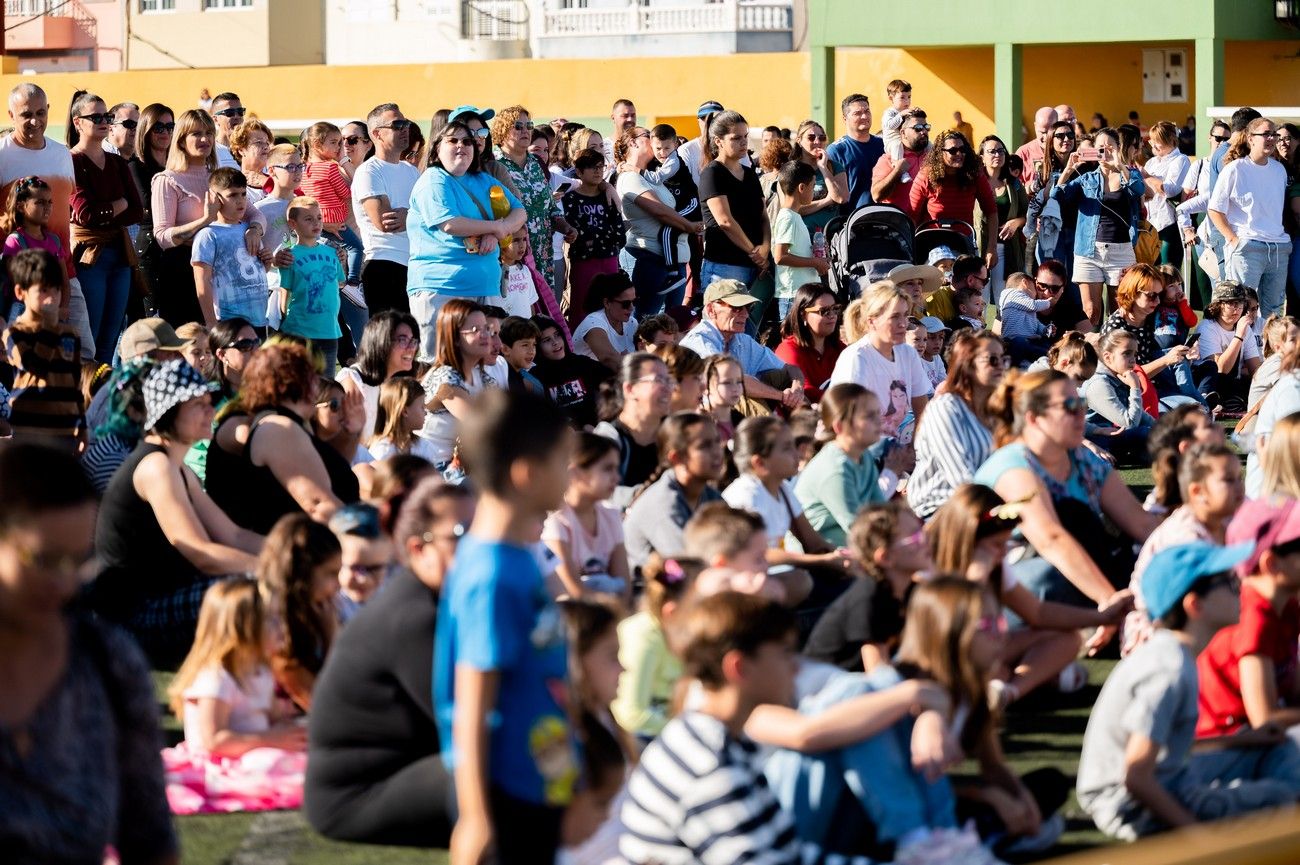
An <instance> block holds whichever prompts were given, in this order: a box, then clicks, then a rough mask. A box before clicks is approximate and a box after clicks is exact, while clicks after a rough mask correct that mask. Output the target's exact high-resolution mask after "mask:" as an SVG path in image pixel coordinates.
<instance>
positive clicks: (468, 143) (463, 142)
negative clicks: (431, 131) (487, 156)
mask: <svg viewBox="0 0 1300 865" xmlns="http://www.w3.org/2000/svg"><path fill="white" fill-rule="evenodd" d="M442 140H443V141H444V142H445V143H447V144H450V145H451V146H452V147H455V146H456V145H458V144H459V145H460V146H461V147H473V146H474V139H473V138H457V137H455V136H452V135H448V136H447V137H446V138H444V139H442Z"/></svg>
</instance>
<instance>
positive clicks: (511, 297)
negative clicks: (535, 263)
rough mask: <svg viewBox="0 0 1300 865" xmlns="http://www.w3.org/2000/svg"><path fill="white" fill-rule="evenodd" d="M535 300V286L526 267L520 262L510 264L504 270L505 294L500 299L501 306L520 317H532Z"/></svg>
mask: <svg viewBox="0 0 1300 865" xmlns="http://www.w3.org/2000/svg"><path fill="white" fill-rule="evenodd" d="M537 300H538V298H537V286H536V285H535V284H534V283H533V275H532V274H531V273H529V272H528V268H526V267H524V266H523V265H522V264H512V265H510V267H509V269H507V270H506V296H505V297H503V298H502V299H501V308H502V309H504V310H505V311H506V312H508V313H510V314H511V315H517V316H519V317H520V318H532V317H533V304H534V303H537Z"/></svg>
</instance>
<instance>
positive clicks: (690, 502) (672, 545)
mask: <svg viewBox="0 0 1300 865" xmlns="http://www.w3.org/2000/svg"><path fill="white" fill-rule="evenodd" d="M658 441H659V466H658V468H656V469H655V470H654V472H652V473H651V475H650V478H649V479H648V480H647V481H646V483H645V485H644V486H642V487H641V488H640V489H639V490H637V492H636V495H635V496H634V497H633V499H632V504H631V505H630V506H629V507H628V509H627V515H626V518H625V519H624V521H623V531H624V535H625V538H626V544H627V557H628V560H629V562H630V563H631V564H632V566H633V567H642V566H644V564H645V563H646V562H647V561H648V560H649V558H650V554H651V553H652V552H654V553H658V554H659V555H661V556H676V555H678V554H680V553H681V552H682V549H683V547H684V544H685V541H684V538H683V531H684V529H685V528H686V522H687V521H688V520H689V519H690V518H691V516H692V515H693V514H694V513H695V512H696V511H697V510H699V508H700V507H701V506H702V505H706V504H708V503H709V502H716V501H720V500H721V499H722V494H721V493H719V492H718V491H717V489H716V488H715V487H714V486H713V484H714V482H715V481H717V479H718V478H719V477H720V476H721V474H722V470H723V467H724V463H723V449H722V439H721V438H719V436H718V427H717V424H715V423H714V422H713V421H712V420H710V419H709V418H708V417H707V416H705V415H702V414H697V413H695V412H685V411H683V412H678V413H676V414H673V415H669V416H668V417H667V418H665V419H664V422H663V423H662V424H661V425H660V426H659V436H658Z"/></svg>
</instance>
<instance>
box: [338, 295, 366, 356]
mask: <svg viewBox="0 0 1300 865" xmlns="http://www.w3.org/2000/svg"><path fill="white" fill-rule="evenodd" d="M339 315H340V316H341V317H342V318H343V323H344V324H346V325H347V328H346V329H345V330H344V332H343V335H342V336H341V337H339V339H338V342H339V344H341V345H344V347H345V348H346V344H345V343H344V342H343V341H344V340H349V341H350V342H351V343H352V351H351V353H349V354H348V355H347V357H355V356H356V353H357V349H359V348H361V331H363V330H365V329H366V322H368V321H370V310H368V309H366V308H365V307H363V306H355V305H354V304H353V303H352V301H350V300H348V299H347V298H346V297H340V298H339Z"/></svg>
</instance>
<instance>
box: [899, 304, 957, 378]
mask: <svg viewBox="0 0 1300 865" xmlns="http://www.w3.org/2000/svg"><path fill="white" fill-rule="evenodd" d="M949 333H950V330H949V328H948V325H946V324H944V323H943V322H942V321H940V320H939V319H937V318H935V317H934V316H933V315H927V316H925V317H924V318H920V319H916V318H909V319H908V320H907V342H908V344H909V345H910V346H912V348H914V349H916V353H917V354H919V355H920V356H921V364H922V365H923V366H924V367H925V376H926V378H928V379H929V380H930V386H931V387H936V388H937V387H938V386H939V384H940V382H942V381H943V380H944V379H946V378H947V377H948V370H947V368H946V367H945V366H944V365H943V356H942V354H943V343H944V340H945V339H947V337H948V334H949Z"/></svg>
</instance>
